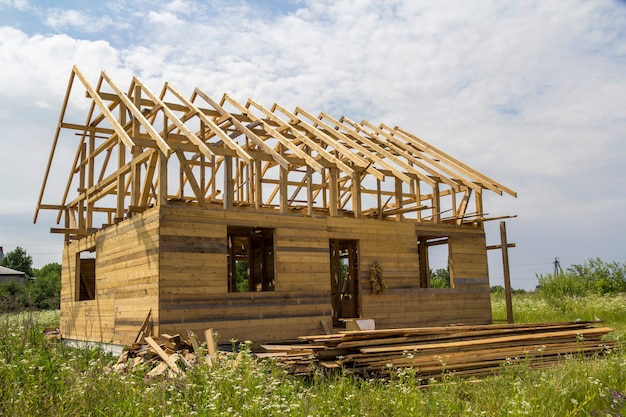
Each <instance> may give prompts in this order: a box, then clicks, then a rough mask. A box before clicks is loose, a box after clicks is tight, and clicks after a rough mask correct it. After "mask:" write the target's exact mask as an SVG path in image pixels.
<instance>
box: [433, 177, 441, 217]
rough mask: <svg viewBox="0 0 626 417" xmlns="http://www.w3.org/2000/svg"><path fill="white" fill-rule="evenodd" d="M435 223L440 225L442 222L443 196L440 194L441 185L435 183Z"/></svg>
mask: <svg viewBox="0 0 626 417" xmlns="http://www.w3.org/2000/svg"><path fill="white" fill-rule="evenodd" d="M432 219H433V222H434V223H439V222H440V221H441V195H440V193H439V183H438V182H437V183H435V186H434V187H433V217H432Z"/></svg>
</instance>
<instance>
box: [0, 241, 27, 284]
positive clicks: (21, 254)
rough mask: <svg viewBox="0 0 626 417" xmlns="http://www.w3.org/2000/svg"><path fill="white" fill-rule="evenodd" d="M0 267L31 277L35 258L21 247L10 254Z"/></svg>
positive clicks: (5, 257)
mask: <svg viewBox="0 0 626 417" xmlns="http://www.w3.org/2000/svg"><path fill="white" fill-rule="evenodd" d="M0 266H4V267H7V268H11V269H15V270H16V271H21V272H24V273H25V274H26V275H28V276H29V277H32V276H33V258H32V257H31V256H30V255H28V254H27V253H26V251H25V250H24V249H22V248H20V247H19V246H18V247H17V248H15V250H13V251H11V252H8V253H7V254H6V255H4V258H2V260H1V261H0Z"/></svg>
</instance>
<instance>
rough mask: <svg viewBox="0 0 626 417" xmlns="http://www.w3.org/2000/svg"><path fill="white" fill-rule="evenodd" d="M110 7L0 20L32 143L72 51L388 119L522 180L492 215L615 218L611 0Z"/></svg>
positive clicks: (620, 17) (89, 69) (616, 40)
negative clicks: (21, 25)
mask: <svg viewBox="0 0 626 417" xmlns="http://www.w3.org/2000/svg"><path fill="white" fill-rule="evenodd" d="M0 1H1V3H0V5H6V4H8V3H7V1H6V0H0ZM24 4H26V3H24ZM107 8H108V10H109V12H108V13H107V12H106V10H105V11H104V12H103V11H102V10H101V9H99V10H98V13H100V12H102V16H100V17H98V16H96V13H95V12H94V11H90V10H86V9H77V10H62V9H53V10H49V11H48V12H49V13H48V14H47V16H48V17H47V19H48V20H47V21H46V22H47V23H48V24H50V25H52V26H53V27H54V28H56V29H57V30H58V31H60V32H66V31H68V30H80V31H83V32H85V33H92V34H93V33H98V34H101V35H100V36H104V37H105V38H104V39H102V40H99V41H86V40H82V41H81V40H77V39H74V38H72V37H70V36H69V35H67V34H58V35H52V36H43V35H31V36H29V35H26V34H25V33H23V32H21V31H18V30H16V29H13V28H9V27H3V28H0V62H5V63H10V64H9V65H5V66H4V67H3V76H2V77H0V97H2V98H3V101H4V102H5V103H6V102H8V101H7V99H8V98H10V99H11V100H13V102H16V103H19V106H17V107H15V108H0V117H2V118H3V119H2V120H7V118H9V119H10V120H11V119H13V120H16V121H19V122H20V123H24V122H25V120H26V116H25V113H23V112H26V110H25V109H28V108H29V107H28V106H30V105H31V104H35V106H37V107H38V108H40V110H41V111H45V113H42V115H43V114H45V115H46V116H45V117H48V118H49V120H50V122H49V125H48V129H49V132H48V133H46V132H44V131H42V132H38V134H40V135H41V136H37V138H36V139H35V138H33V139H32V141H33V142H32V143H37V144H39V146H40V147H41V148H42V149H46V150H47V148H48V147H49V144H50V140H51V136H52V130H51V128H50V126H54V123H55V121H56V117H57V116H58V109H59V108H60V102H61V100H62V96H63V93H64V90H65V86H66V83H67V77H68V75H69V71H70V68H71V66H72V65H73V64H79V66H80V67H81V69H82V70H83V71H84V72H85V73H86V74H87V76H88V77H89V78H90V80H92V81H95V80H96V78H97V77H98V75H99V72H100V70H102V69H106V70H107V71H108V72H109V73H110V74H111V75H112V76H113V78H114V79H115V80H116V81H117V82H118V83H119V84H120V85H121V86H123V87H124V86H125V85H126V83H127V82H128V81H129V78H130V74H131V73H136V74H138V75H139V76H140V77H142V78H143V79H144V80H145V81H146V82H147V84H148V85H149V86H151V87H153V89H154V90H157V91H158V90H159V89H160V87H161V85H162V82H163V81H165V80H169V81H171V82H172V83H173V84H174V86H176V87H177V88H179V89H180V90H182V91H183V92H185V93H187V94H188V93H190V92H191V91H192V89H193V87H195V86H199V87H200V88H202V89H203V90H205V91H206V92H207V93H209V94H210V95H213V96H216V97H219V96H220V95H221V94H222V93H223V92H228V93H229V94H231V95H234V96H235V97H236V98H238V99H240V100H242V101H245V100H246V99H247V98H248V97H253V98H255V99H257V100H258V101H260V102H262V103H264V104H266V105H271V104H272V103H273V102H275V101H276V102H279V103H281V104H284V105H285V106H286V107H288V108H293V107H295V106H302V107H303V108H305V109H307V110H310V111H311V112H313V113H315V112H317V111H320V110H324V111H327V112H329V113H331V114H333V115H336V116H340V115H341V114H346V115H347V116H348V117H350V118H352V119H356V120H357V121H359V120H360V119H362V118H366V119H369V120H371V121H372V122H374V123H378V122H385V123H387V124H391V125H394V124H398V125H400V126H402V127H404V128H406V129H408V130H410V131H412V132H414V133H415V134H417V135H418V136H420V137H422V138H423V139H425V140H426V141H429V142H431V143H433V144H434V145H435V146H437V147H439V148H441V149H443V150H444V151H447V152H448V153H450V154H452V155H453V156H455V157H457V158H458V159H460V160H462V161H464V162H466V163H468V164H469V165H472V166H474V167H475V168H476V169H478V170H480V171H483V172H485V173H486V174H488V175H489V176H491V177H493V178H494V179H496V180H499V181H500V182H502V183H504V184H505V185H508V186H510V187H511V188H514V189H515V190H516V191H518V192H519V195H520V198H519V199H517V200H513V199H511V198H495V196H494V198H492V197H487V198H488V199H489V200H488V201H487V202H488V203H489V206H488V207H491V208H488V210H489V211H490V212H493V213H492V214H494V215H501V214H507V213H517V214H520V219H519V220H516V221H519V222H522V224H526V225H528V224H529V223H532V222H537V223H541V222H542V219H543V218H546V213H558V215H556V218H557V220H558V219H559V216H562V217H561V219H562V221H563V223H567V226H565V225H563V226H561V227H570V226H571V225H572V224H574V223H577V222H578V223H580V222H593V223H592V224H594V225H596V229H597V230H602V231H606V233H611V232H612V231H613V230H615V229H614V227H611V226H610V225H609V221H608V219H609V218H611V217H614V216H611V215H610V213H611V212H612V211H620V210H622V211H623V209H624V208H626V207H624V202H623V200H622V199H620V198H616V197H615V193H618V192H619V191H618V190H624V189H626V188H625V187H624V185H625V184H624V178H626V172H625V168H624V167H623V164H622V163H621V162H620V161H623V160H624V159H625V158H626V145H624V141H623V140H624V132H626V78H625V77H624V73H625V71H626V29H625V28H626V7H625V6H624V5H622V4H621V3H619V2H613V1H609V0H600V1H597V2H587V1H583V0H567V1H565V2H558V1H543V0H542V1H539V0H534V1H527V2H500V1H496V0H487V1H481V2H471V1H466V2H458V1H452V0H448V1H442V2H436V3H429V2H415V1H409V0H407V1H401V0H394V1H389V2H385V3H384V4H381V2H379V1H373V0H360V1H357V0H332V1H331V0H309V1H306V2H303V3H300V7H299V9H297V10H296V11H294V12H289V11H286V10H281V12H280V13H276V14H274V15H271V16H270V15H268V13H267V10H268V9H267V8H264V7H262V6H259V5H258V4H257V3H246V2H243V1H237V2H227V1H222V0H213V1H211V2H199V1H189V0H176V1H136V2H130V1H123V2H116V3H111V4H107V5H106V6H105V9H107ZM87 24H88V26H86V25H87ZM113 27H116V28H121V30H110V29H111V28H113ZM105 29H106V30H105ZM47 106H49V107H47ZM17 109H24V110H23V112H22V113H20V111H21V110H17ZM55 109H56V110H55ZM42 117H43V116H42ZM44 130H45V129H44ZM0 140H3V141H4V140H5V139H0ZM46 152H47V151H46ZM3 169H4V168H0V170H3ZM3 172H7V171H3ZM37 187H38V185H37ZM13 191H14V192H16V193H18V191H19V190H18V189H17V188H16V189H14V190H13ZM0 210H1V209H0ZM557 220H555V221H557ZM523 222H527V223H523ZM533 226H534V224H533ZM555 227H556V226H555ZM529 228H530V226H527V227H526V228H525V229H529ZM528 239H532V238H531V237H528ZM530 245H532V243H530ZM522 246H523V245H522ZM610 251H611V249H607V253H608V252H610Z"/></svg>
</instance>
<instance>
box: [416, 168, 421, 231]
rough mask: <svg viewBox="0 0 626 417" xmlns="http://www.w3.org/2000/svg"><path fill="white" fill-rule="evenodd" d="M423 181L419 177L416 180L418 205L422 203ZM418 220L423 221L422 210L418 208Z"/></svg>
mask: <svg viewBox="0 0 626 417" xmlns="http://www.w3.org/2000/svg"><path fill="white" fill-rule="evenodd" d="M421 186H422V183H421V182H420V180H419V179H417V180H415V201H416V202H417V205H418V206H421V205H422V187H421ZM417 221H418V222H421V221H422V210H417Z"/></svg>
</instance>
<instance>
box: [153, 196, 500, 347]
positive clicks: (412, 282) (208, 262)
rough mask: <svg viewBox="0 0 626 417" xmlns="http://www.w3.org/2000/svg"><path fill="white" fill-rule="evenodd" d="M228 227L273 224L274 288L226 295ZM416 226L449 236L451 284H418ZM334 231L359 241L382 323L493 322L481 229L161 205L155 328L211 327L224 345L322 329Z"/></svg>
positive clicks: (364, 299)
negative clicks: (381, 284) (378, 277)
mask: <svg viewBox="0 0 626 417" xmlns="http://www.w3.org/2000/svg"><path fill="white" fill-rule="evenodd" d="M227 226H246V227H264V228H274V229H275V236H274V245H275V249H276V254H275V255H276V256H275V259H276V274H275V282H276V291H274V292H254V293H228V283H227V265H226V251H227V240H226V228H227ZM418 234H424V235H425V236H435V235H437V236H439V235H447V236H449V237H450V243H449V246H450V253H451V263H452V265H453V268H454V272H455V275H454V278H455V284H456V285H455V288H451V289H425V288H419V278H418V277H419V269H418V268H419V266H418V262H417V235H418ZM329 239H356V240H358V241H359V271H360V272H359V285H360V308H361V316H362V317H364V318H374V319H375V320H376V323H377V327H378V328H385V327H408V326H423V325H441V324H449V323H460V322H463V323H467V324H475V323H488V322H490V320H491V310H490V302H489V285H488V275H487V255H486V244H485V237H484V231H483V229H482V228H477V227H467V226H465V227H461V226H454V225H440V226H435V225H428V226H427V227H423V226H422V225H419V224H417V225H416V224H415V223H413V222H411V223H408V222H406V223H405V222H397V221H393V220H390V221H378V220H373V219H353V218H342V217H329V218H326V217H320V218H304V217H301V216H290V215H284V214H283V215H279V214H270V213H268V214H264V213H257V212H253V211H244V210H242V211H239V210H236V211H223V210H201V209H196V208H188V207H164V208H162V209H161V246H160V250H161V271H160V274H161V277H160V279H161V287H160V288H161V290H160V299H161V302H160V317H161V320H160V327H159V331H160V332H165V333H182V332H184V330H186V329H190V330H193V331H194V332H196V333H197V334H199V335H202V334H203V331H204V330H205V329H206V328H209V327H210V328H214V329H215V330H216V331H217V332H218V333H219V335H220V343H228V341H229V340H230V339H237V340H253V341H266V340H282V339H290V338H295V337H297V336H300V335H305V334H313V333H321V332H322V331H323V329H322V326H321V324H320V320H324V321H326V322H327V323H330V321H331V297H330V261H329V253H328V248H329ZM374 261H377V262H379V264H380V265H381V267H382V269H383V274H384V280H385V284H386V285H387V289H386V290H385V291H384V292H383V293H382V294H377V295H372V294H371V286H370V281H369V267H370V265H371V264H372V262H374Z"/></svg>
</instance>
